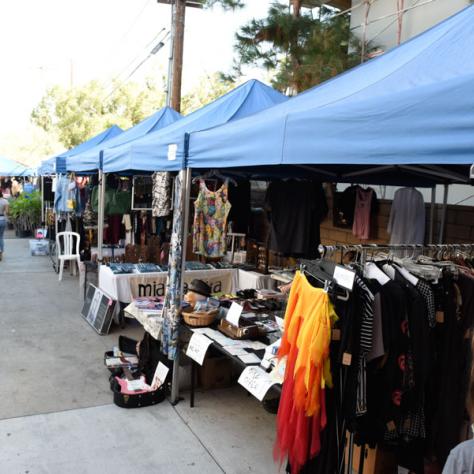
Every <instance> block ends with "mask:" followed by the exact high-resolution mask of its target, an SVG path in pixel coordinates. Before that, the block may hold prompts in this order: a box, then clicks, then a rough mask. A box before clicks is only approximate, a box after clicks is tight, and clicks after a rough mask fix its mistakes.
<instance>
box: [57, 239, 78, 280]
mask: <svg viewBox="0 0 474 474" xmlns="http://www.w3.org/2000/svg"><path fill="white" fill-rule="evenodd" d="M74 239H75V240H76V243H75V244H74ZM80 242H81V236H80V235H79V234H78V233H77V232H59V233H58V234H57V235H56V251H57V252H58V260H59V281H61V280H62V279H63V269H64V262H65V261H66V260H69V261H70V264H69V265H70V268H71V273H73V274H74V275H76V265H75V263H76V262H77V267H78V270H79V269H80V263H81V259H80V256H79V244H80ZM79 271H80V270H79Z"/></svg>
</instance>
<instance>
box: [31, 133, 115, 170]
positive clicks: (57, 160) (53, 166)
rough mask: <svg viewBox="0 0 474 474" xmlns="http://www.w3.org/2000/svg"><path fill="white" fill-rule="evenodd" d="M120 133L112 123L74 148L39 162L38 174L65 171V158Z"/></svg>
mask: <svg viewBox="0 0 474 474" xmlns="http://www.w3.org/2000/svg"><path fill="white" fill-rule="evenodd" d="M120 133H122V129H121V128H120V127H118V126H117V125H112V126H111V127H110V128H108V129H107V130H104V131H103V132H101V133H99V134H98V135H96V136H94V137H92V138H89V140H86V141H85V142H83V143H81V144H80V145H77V146H75V147H74V148H71V149H70V150H67V151H64V152H62V153H60V154H59V155H57V156H54V157H52V158H49V159H47V160H44V161H43V162H42V163H41V166H39V168H38V174H40V175H46V174H54V173H56V171H58V172H63V173H64V172H65V171H66V168H65V160H66V158H68V157H70V156H74V155H77V154H79V153H82V152H84V151H86V150H89V149H90V148H92V147H94V146H96V145H99V144H100V143H102V142H104V141H106V140H109V139H111V138H113V137H115V136H116V135H119V134H120ZM57 166H59V168H60V169H59V170H57Z"/></svg>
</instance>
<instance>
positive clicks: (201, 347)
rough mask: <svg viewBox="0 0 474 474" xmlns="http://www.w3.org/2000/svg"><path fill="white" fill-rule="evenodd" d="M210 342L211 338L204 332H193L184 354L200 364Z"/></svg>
mask: <svg viewBox="0 0 474 474" xmlns="http://www.w3.org/2000/svg"><path fill="white" fill-rule="evenodd" d="M211 344H212V339H209V338H208V337H207V336H205V335H204V334H199V333H197V332H195V333H194V334H193V335H192V337H191V340H190V341H189V344H188V350H187V351H186V355H187V356H188V357H189V358H191V359H193V360H194V361H196V362H197V363H198V364H199V365H202V363H203V362H204V357H206V352H207V349H208V348H209V346H210V345H211Z"/></svg>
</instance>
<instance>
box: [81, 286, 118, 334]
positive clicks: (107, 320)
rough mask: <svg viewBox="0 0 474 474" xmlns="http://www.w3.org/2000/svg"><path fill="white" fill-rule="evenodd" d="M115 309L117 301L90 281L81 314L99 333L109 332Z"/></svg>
mask: <svg viewBox="0 0 474 474" xmlns="http://www.w3.org/2000/svg"><path fill="white" fill-rule="evenodd" d="M114 310H115V301H114V300H113V299H112V298H111V297H110V296H109V295H107V294H106V293H104V292H103V291H102V290H100V289H99V288H97V287H96V286H94V285H92V284H91V283H89V287H88V288H87V292H86V298H85V300H84V306H83V307H82V311H81V314H82V316H83V317H84V318H85V319H86V321H87V322H88V323H89V324H90V325H91V326H92V327H93V328H94V329H95V330H96V331H97V332H98V333H99V334H101V335H103V334H107V333H108V332H109V329H110V325H111V324H112V318H113V316H114Z"/></svg>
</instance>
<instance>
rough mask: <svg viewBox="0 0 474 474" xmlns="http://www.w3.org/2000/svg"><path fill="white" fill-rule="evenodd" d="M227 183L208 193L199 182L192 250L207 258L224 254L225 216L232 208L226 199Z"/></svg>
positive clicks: (202, 182) (203, 184) (204, 184)
mask: <svg viewBox="0 0 474 474" xmlns="http://www.w3.org/2000/svg"><path fill="white" fill-rule="evenodd" d="M228 188H229V185H228V181H227V180H226V181H225V182H224V184H223V185H222V186H221V187H220V188H219V189H218V190H217V191H210V190H209V189H208V188H207V186H206V183H205V182H204V180H202V179H201V180H200V181H199V195H198V197H197V199H196V201H195V203H194V227H193V250H194V253H196V254H198V255H203V256H205V257H209V258H217V257H222V256H224V254H225V252H226V228H227V216H228V215H229V211H230V208H231V207H232V206H231V204H230V202H229V198H228Z"/></svg>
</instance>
